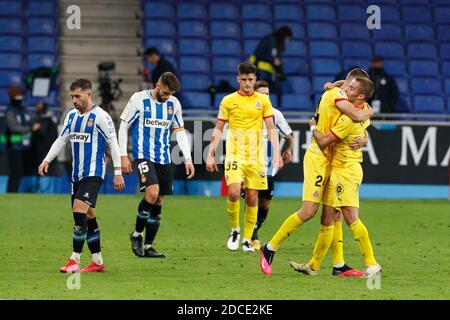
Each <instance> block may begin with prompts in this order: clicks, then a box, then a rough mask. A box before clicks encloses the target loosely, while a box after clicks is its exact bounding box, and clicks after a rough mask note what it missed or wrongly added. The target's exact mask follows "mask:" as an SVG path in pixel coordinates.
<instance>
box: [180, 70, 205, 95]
mask: <svg viewBox="0 0 450 320" xmlns="http://www.w3.org/2000/svg"><path fill="white" fill-rule="evenodd" d="M210 86H211V80H210V79H209V76H208V75H207V74H188V73H183V74H182V75H181V89H182V90H183V91H186V90H187V91H192V90H203V91H206V90H207V89H208V88H209V87H210Z"/></svg>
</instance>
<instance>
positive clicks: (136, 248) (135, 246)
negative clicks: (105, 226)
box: [130, 234, 145, 257]
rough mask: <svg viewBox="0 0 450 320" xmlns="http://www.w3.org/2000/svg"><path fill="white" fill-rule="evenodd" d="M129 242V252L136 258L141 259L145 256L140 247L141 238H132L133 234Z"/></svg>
mask: <svg viewBox="0 0 450 320" xmlns="http://www.w3.org/2000/svg"><path fill="white" fill-rule="evenodd" d="M130 241H131V250H133V253H134V254H135V255H137V256H138V257H143V256H144V255H145V252H144V248H143V246H142V236H141V235H139V236H137V237H133V234H131V235H130Z"/></svg>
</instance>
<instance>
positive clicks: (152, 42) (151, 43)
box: [144, 37, 177, 55]
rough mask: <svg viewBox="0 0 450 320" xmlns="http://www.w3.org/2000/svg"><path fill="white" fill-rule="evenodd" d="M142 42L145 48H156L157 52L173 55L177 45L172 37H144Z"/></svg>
mask: <svg viewBox="0 0 450 320" xmlns="http://www.w3.org/2000/svg"><path fill="white" fill-rule="evenodd" d="M144 44H145V47H146V48H151V47H155V48H158V50H159V52H161V54H164V55H167V54H168V55H174V54H176V53H177V46H176V44H175V40H174V39H173V38H155V37H151V38H146V39H145V42H144Z"/></svg>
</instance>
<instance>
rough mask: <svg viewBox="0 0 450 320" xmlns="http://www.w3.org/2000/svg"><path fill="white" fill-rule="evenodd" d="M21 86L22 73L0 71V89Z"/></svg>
mask: <svg viewBox="0 0 450 320" xmlns="http://www.w3.org/2000/svg"><path fill="white" fill-rule="evenodd" d="M0 58H1V55H0ZM0 61H1V60H0ZM21 85H22V73H21V72H20V71H13V70H9V71H6V70H0V87H10V86H21Z"/></svg>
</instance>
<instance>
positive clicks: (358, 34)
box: [339, 23, 384, 40]
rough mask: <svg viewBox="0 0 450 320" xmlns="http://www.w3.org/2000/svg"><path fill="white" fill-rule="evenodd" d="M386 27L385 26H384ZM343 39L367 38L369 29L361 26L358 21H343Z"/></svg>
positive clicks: (341, 31) (341, 35) (341, 27)
mask: <svg viewBox="0 0 450 320" xmlns="http://www.w3.org/2000/svg"><path fill="white" fill-rule="evenodd" d="M383 28H384V26H383ZM339 29H340V30H339V31H340V32H339V35H340V38H341V40H367V39H369V31H368V29H367V28H365V27H363V28H361V25H360V24H357V23H342V24H341V25H340V28H339Z"/></svg>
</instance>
